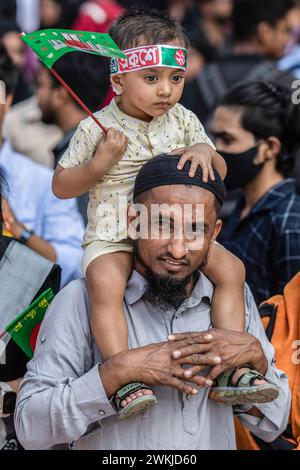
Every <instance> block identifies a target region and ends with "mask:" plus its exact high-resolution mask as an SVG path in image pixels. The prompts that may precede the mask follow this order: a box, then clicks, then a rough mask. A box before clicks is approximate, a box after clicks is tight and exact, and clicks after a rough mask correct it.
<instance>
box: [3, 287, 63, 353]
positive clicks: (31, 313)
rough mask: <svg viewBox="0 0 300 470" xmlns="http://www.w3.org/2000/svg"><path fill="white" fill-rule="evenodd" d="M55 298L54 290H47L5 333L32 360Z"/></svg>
mask: <svg viewBox="0 0 300 470" xmlns="http://www.w3.org/2000/svg"><path fill="white" fill-rule="evenodd" d="M53 298H54V294H53V291H52V289H47V290H46V291H45V292H44V293H43V294H42V295H40V296H39V297H38V298H37V299H36V300H35V301H34V302H33V303H32V304H31V305H29V307H27V308H26V310H24V312H22V313H21V314H20V315H18V316H17V318H16V319H15V320H14V321H12V322H11V323H10V324H9V325H8V326H7V327H6V328H5V332H6V333H8V334H9V335H10V336H11V338H12V339H13V340H14V341H15V343H17V345H18V346H19V347H20V348H21V349H22V350H23V351H24V353H25V354H26V355H27V356H28V357H29V358H30V359H31V358H32V356H33V352H34V349H35V344H36V339H37V335H38V332H39V329H40V326H41V323H42V321H43V319H44V316H45V313H46V311H47V308H48V306H49V304H50V303H51V301H52V300H53Z"/></svg>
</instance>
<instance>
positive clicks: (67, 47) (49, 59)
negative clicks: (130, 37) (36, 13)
mask: <svg viewBox="0 0 300 470" xmlns="http://www.w3.org/2000/svg"><path fill="white" fill-rule="evenodd" d="M21 39H22V40H23V41H24V42H25V43H26V44H27V45H28V46H29V47H30V48H31V49H32V50H33V51H34V52H35V53H36V55H37V56H38V58H39V59H40V61H41V62H42V63H43V64H44V65H45V66H46V67H48V69H49V70H50V71H51V72H52V73H53V75H54V76H55V77H56V78H57V79H58V80H59V81H60V82H61V83H62V85H64V86H65V87H66V88H67V90H68V91H69V92H70V93H71V95H72V96H73V97H74V98H75V99H76V100H77V101H78V103H79V104H80V106H82V107H83V109H84V110H85V111H86V112H87V113H88V114H89V115H90V116H91V117H92V118H93V119H94V121H95V122H96V123H97V124H98V125H99V126H100V127H101V129H102V130H103V131H104V132H106V129H105V128H104V127H103V126H102V125H101V123H100V122H99V121H98V120H97V119H96V118H95V116H94V115H93V113H92V112H91V111H90V110H89V109H88V108H87V107H86V106H85V104H84V103H83V102H82V101H81V100H80V98H79V97H78V96H77V95H76V94H75V93H74V92H73V90H71V88H70V87H69V86H68V85H67V84H66V82H65V81H64V80H63V79H62V77H60V76H59V75H58V74H57V72H56V71H55V70H54V69H53V65H54V64H55V62H56V61H57V60H58V59H60V58H61V57H63V56H64V55H65V54H69V53H71V52H75V51H77V52H78V51H80V52H86V53H88V54H95V55H100V56H104V57H120V58H125V59H126V55H125V54H124V53H123V52H122V51H121V50H120V49H119V47H118V46H117V44H116V43H115V42H114V41H113V39H112V38H111V37H110V35H109V34H107V33H91V32H88V31H73V30H68V29H43V30H40V31H34V32H33V33H29V34H24V33H22V34H21Z"/></svg>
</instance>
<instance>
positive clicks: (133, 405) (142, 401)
mask: <svg viewBox="0 0 300 470" xmlns="http://www.w3.org/2000/svg"><path fill="white" fill-rule="evenodd" d="M139 390H151V388H150V387H148V386H147V385H145V384H143V383H139V382H137V383H130V384H127V385H125V387H122V388H120V390H118V391H117V392H116V393H115V394H114V396H113V397H112V398H111V400H110V401H111V404H112V405H113V406H114V408H115V410H116V411H117V413H118V415H119V419H125V418H129V417H131V416H135V415H137V414H139V413H143V412H144V411H146V409H148V408H151V407H152V406H154V405H156V404H157V399H156V397H155V395H143V396H142V397H137V398H135V399H134V400H132V401H131V402H130V403H127V404H126V405H125V406H123V407H122V406H121V403H122V401H123V400H125V399H126V398H127V397H129V396H130V395H131V394H132V393H135V392H138V391H139Z"/></svg>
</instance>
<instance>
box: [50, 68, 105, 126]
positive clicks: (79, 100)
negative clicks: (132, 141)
mask: <svg viewBox="0 0 300 470" xmlns="http://www.w3.org/2000/svg"><path fill="white" fill-rule="evenodd" d="M48 70H50V72H51V73H52V75H54V77H55V78H56V79H57V80H58V81H59V82H60V83H61V84H62V85H63V86H64V87H65V88H66V89H67V90H68V92H69V93H70V94H71V95H72V96H73V98H74V99H75V100H76V101H77V103H78V104H79V106H81V107H82V109H83V110H84V111H85V112H86V113H87V114H88V115H89V116H90V117H91V118H92V119H93V120H94V121H95V123H96V124H97V125H98V126H99V127H100V129H102V131H103V132H104V133H105V134H107V129H106V127H104V126H103V125H102V124H101V122H100V121H99V120H98V119H97V118H96V116H94V114H93V113H92V111H91V110H90V109H89V108H88V107H87V106H86V105H85V104H84V103H83V101H81V99H80V98H79V96H77V95H76V93H75V92H74V91H73V90H72V88H70V87H69V85H68V84H67V83H66V82H65V81H64V79H63V78H62V77H61V76H60V75H59V74H58V73H57V72H56V71H55V70H54V69H53V68H50V69H48Z"/></svg>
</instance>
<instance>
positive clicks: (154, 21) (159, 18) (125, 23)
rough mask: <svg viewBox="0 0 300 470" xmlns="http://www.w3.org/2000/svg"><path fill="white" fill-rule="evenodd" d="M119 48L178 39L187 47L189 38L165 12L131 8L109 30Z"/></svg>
mask: <svg viewBox="0 0 300 470" xmlns="http://www.w3.org/2000/svg"><path fill="white" fill-rule="evenodd" d="M109 34H110V36H111V37H112V38H113V40H114V41H115V42H116V44H117V45H118V46H119V48H120V49H121V50H126V49H131V48H133V47H138V46H146V45H152V44H166V43H169V42H171V41H174V40H179V42H180V45H181V47H185V48H188V46H189V40H188V38H187V36H186V34H185V32H184V30H183V28H182V27H181V26H180V24H179V23H177V22H176V21H175V20H174V19H172V18H171V17H170V16H169V15H168V14H167V13H166V12H161V11H158V10H154V9H146V8H143V9H142V8H139V9H136V8H135V9H131V10H129V11H127V12H126V13H124V14H123V15H122V16H120V17H119V18H118V19H117V20H116V21H115V22H114V23H113V25H112V27H111V28H110V30H109Z"/></svg>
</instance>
